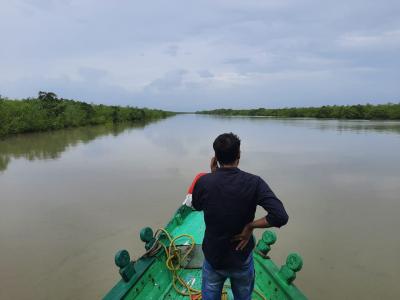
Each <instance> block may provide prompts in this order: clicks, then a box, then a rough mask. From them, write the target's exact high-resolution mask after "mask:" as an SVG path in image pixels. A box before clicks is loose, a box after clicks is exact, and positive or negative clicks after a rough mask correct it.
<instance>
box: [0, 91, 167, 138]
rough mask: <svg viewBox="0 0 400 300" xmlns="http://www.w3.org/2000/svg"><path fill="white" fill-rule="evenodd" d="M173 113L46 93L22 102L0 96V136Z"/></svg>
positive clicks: (134, 120)
mask: <svg viewBox="0 0 400 300" xmlns="http://www.w3.org/2000/svg"><path fill="white" fill-rule="evenodd" d="M173 114H174V113H172V112H167V111H162V110H157V109H147V108H136V107H119V106H106V105H102V104H100V105H95V104H88V103H85V102H80V101H74V100H68V99H59V98H57V95H56V94H54V93H47V92H39V95H38V97H37V98H28V99H23V100H9V99H7V98H2V97H0V137H1V136H5V135H9V134H15V133H23V132H33V131H45V130H55V129H61V128H67V127H77V126H85V125H98V124H105V123H121V122H137V121H147V120H152V119H158V118H164V117H168V116H170V115H173Z"/></svg>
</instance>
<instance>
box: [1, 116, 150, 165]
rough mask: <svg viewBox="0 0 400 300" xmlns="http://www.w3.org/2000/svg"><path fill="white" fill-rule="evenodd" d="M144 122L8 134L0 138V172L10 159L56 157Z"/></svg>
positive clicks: (144, 123)
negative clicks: (75, 147)
mask: <svg viewBox="0 0 400 300" xmlns="http://www.w3.org/2000/svg"><path fill="white" fill-rule="evenodd" d="M148 123H149V122H138V123H130V124H108V125H100V126H87V127H78V128H70V129H63V130H58V131H50V132H40V133H28V134H19V135H16V136H12V137H9V138H6V139H4V140H0V172H2V171H5V170H6V169H7V166H8V164H9V163H10V162H11V160H12V159H18V158H24V159H27V160H30V161H33V160H37V159H40V160H45V159H58V158H60V156H61V154H62V153H63V152H64V151H66V150H67V149H68V148H70V147H74V146H76V145H78V144H81V143H83V144H86V143H89V142H90V141H93V140H94V139H96V138H98V137H101V136H108V135H113V136H118V135H119V134H121V133H122V132H124V131H127V130H132V129H134V128H143V127H145V126H146V125H147V124H148Z"/></svg>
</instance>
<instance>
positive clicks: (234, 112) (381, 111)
mask: <svg viewBox="0 0 400 300" xmlns="http://www.w3.org/2000/svg"><path fill="white" fill-rule="evenodd" d="M196 113H198V114H209V115H223V116H264V117H278V118H317V119H341V120H343V119H346V120H400V103H397V104H394V103H387V104H378V105H372V104H364V105H361V104H358V105H328V106H321V107H289V108H276V109H268V108H257V109H225V108H221V109H214V110H203V111H198V112H196Z"/></svg>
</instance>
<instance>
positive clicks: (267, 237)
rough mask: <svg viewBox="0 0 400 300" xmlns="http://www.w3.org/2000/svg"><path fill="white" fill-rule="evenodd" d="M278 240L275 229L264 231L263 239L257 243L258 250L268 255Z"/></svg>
mask: <svg viewBox="0 0 400 300" xmlns="http://www.w3.org/2000/svg"><path fill="white" fill-rule="evenodd" d="M275 242H276V234H275V232H273V231H270V230H266V231H264V233H263V235H262V238H261V240H259V241H258V243H257V250H258V251H260V252H261V253H262V254H263V255H265V256H267V254H268V252H269V251H270V250H271V245H273V244H274V243H275Z"/></svg>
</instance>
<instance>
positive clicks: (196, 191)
mask: <svg viewBox="0 0 400 300" xmlns="http://www.w3.org/2000/svg"><path fill="white" fill-rule="evenodd" d="M202 196H203V188H202V185H201V184H199V181H197V182H196V184H195V186H194V188H193V193H192V207H193V208H194V209H195V210H203V197H202Z"/></svg>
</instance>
